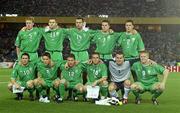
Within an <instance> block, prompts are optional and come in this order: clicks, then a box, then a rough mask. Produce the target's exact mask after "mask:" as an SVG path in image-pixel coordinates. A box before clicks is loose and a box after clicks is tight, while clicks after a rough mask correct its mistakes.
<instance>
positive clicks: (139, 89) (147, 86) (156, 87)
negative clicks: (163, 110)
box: [131, 51, 169, 105]
mask: <svg viewBox="0 0 180 113" xmlns="http://www.w3.org/2000/svg"><path fill="white" fill-rule="evenodd" d="M132 69H133V70H134V71H135V72H136V75H137V82H135V83H133V84H132V85H131V89H132V91H133V93H134V95H135V96H136V100H135V103H136V104H140V103H141V97H140V94H142V93H144V92H145V91H149V92H151V93H152V102H153V104H154V105H158V101H157V97H159V96H160V95H161V94H162V92H163V91H164V89H165V83H166V80H167V77H168V73H169V72H168V70H167V69H165V68H164V67H163V66H161V65H158V64H151V61H150V60H149V53H148V52H147V51H142V52H141V53H140V62H136V63H135V64H133V66H132ZM159 74H160V75H163V79H162V81H161V82H159V80H158V75H159Z"/></svg>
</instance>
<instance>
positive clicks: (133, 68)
mask: <svg viewBox="0 0 180 113" xmlns="http://www.w3.org/2000/svg"><path fill="white" fill-rule="evenodd" d="M131 70H133V71H135V70H136V63H134V64H133V65H132V66H131Z"/></svg>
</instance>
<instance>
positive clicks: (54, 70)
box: [37, 61, 60, 81]
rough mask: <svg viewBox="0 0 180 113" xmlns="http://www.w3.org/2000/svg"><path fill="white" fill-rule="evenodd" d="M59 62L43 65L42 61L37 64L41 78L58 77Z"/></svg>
mask: <svg viewBox="0 0 180 113" xmlns="http://www.w3.org/2000/svg"><path fill="white" fill-rule="evenodd" d="M59 66H60V63H59V62H53V65H52V66H50V65H45V64H44V63H43V62H42V61H40V62H39V63H38V64H37V70H38V73H39V74H40V76H41V78H42V79H44V80H45V81H53V80H55V79H56V78H58V68H59Z"/></svg>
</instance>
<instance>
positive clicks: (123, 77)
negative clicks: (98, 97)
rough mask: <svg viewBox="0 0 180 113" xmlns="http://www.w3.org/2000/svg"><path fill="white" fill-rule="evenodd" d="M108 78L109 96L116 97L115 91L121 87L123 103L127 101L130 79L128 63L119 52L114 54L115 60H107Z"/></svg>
mask: <svg viewBox="0 0 180 113" xmlns="http://www.w3.org/2000/svg"><path fill="white" fill-rule="evenodd" d="M109 70H110V80H111V83H110V84H109V88H108V89H109V94H110V96H111V97H116V98H118V93H117V91H118V90H119V89H121V92H122V95H123V97H122V98H123V99H122V102H123V104H127V102H128V94H129V91H130V86H131V81H130V80H129V79H130V74H131V71H130V63H129V61H124V56H123V54H122V53H121V52H117V53H116V55H115V61H109Z"/></svg>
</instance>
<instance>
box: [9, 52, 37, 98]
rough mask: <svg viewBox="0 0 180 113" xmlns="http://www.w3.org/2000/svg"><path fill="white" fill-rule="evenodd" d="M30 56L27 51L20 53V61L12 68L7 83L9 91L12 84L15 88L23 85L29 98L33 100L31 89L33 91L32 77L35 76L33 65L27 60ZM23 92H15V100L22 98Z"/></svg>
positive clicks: (11, 88)
mask: <svg viewBox="0 0 180 113" xmlns="http://www.w3.org/2000/svg"><path fill="white" fill-rule="evenodd" d="M29 59H30V56H29V54H28V53H22V54H21V59H20V61H19V62H18V63H17V64H16V66H15V67H14V68H13V72H12V75H11V82H10V83H9V84H8V88H9V90H10V91H12V90H13V86H14V87H15V88H16V89H20V88H21V87H25V90H26V89H27V90H28V92H29V93H30V95H29V97H30V100H34V96H33V91H34V81H33V80H34V78H35V65H34V64H33V63H31V62H29ZM22 98H23V92H22V93H17V97H16V99H17V100H22Z"/></svg>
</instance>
